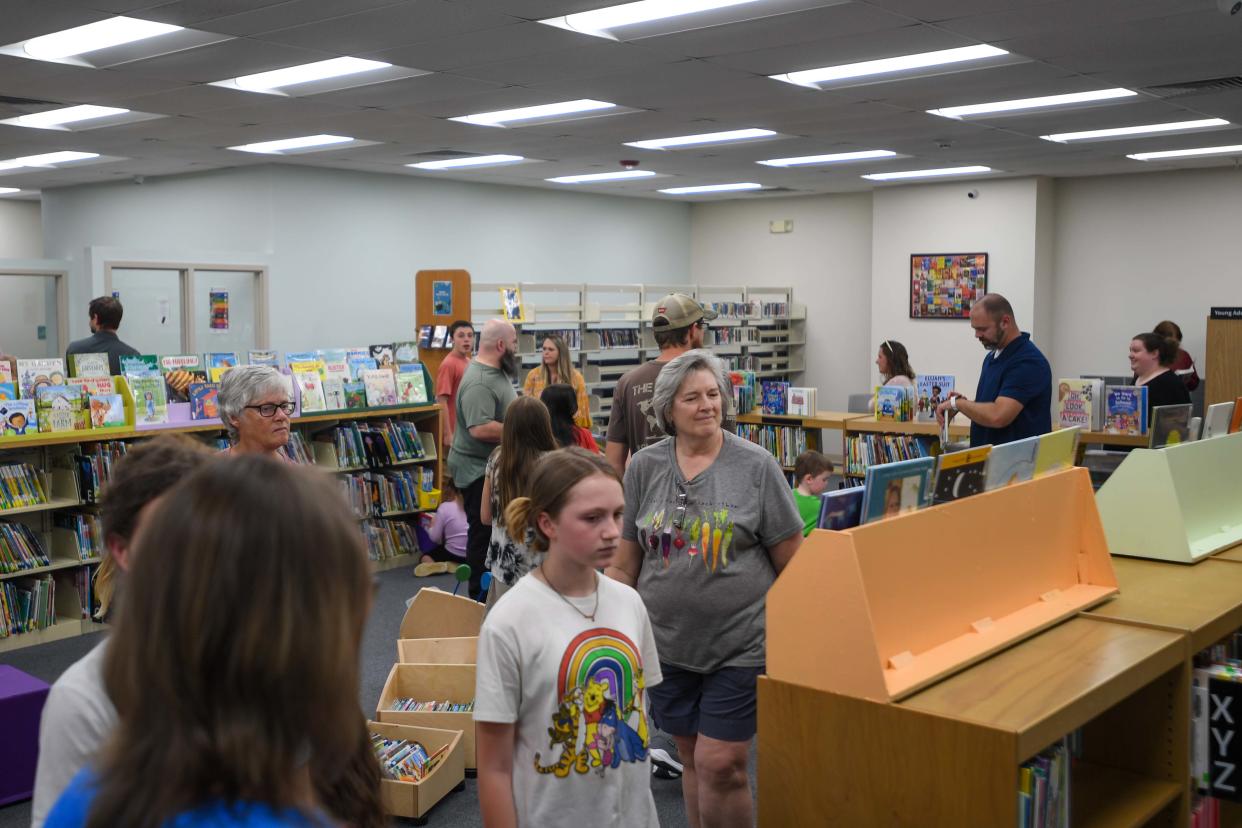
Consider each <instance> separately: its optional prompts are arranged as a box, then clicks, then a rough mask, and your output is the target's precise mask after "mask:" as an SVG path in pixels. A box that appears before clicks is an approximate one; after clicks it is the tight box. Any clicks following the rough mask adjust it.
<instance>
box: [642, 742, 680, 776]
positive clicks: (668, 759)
mask: <svg viewBox="0 0 1242 828" xmlns="http://www.w3.org/2000/svg"><path fill="white" fill-rule="evenodd" d="M649 753H650V755H651V775H652V776H654V777H656V778H657V779H680V778H681V774H682V771H683V768H682V764H681V762H678V761H677V760H676V759H674V758H673V757H672V756H670V755H669V753H668V751H666V750H664V749H663V748H652V749H651V750H650V751H649Z"/></svg>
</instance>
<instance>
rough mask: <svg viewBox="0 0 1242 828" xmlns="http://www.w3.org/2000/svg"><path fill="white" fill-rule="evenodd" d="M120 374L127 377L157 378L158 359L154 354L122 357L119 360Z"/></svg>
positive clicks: (158, 370) (158, 372) (158, 369)
mask: <svg viewBox="0 0 1242 828" xmlns="http://www.w3.org/2000/svg"><path fill="white" fill-rule="evenodd" d="M120 365H121V373H122V374H124V375H125V376H127V377H158V376H159V375H160V358H159V357H158V356H156V355H155V354H139V355H136V356H123V357H121V359H120Z"/></svg>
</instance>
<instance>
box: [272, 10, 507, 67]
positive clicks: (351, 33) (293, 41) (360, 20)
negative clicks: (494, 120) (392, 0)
mask: <svg viewBox="0 0 1242 828" xmlns="http://www.w3.org/2000/svg"><path fill="white" fill-rule="evenodd" d="M515 22H518V20H517V18H514V17H511V16H508V15H505V14H500V13H498V12H491V11H482V10H479V9H475V8H472V7H470V6H467V5H466V4H464V3H453V2H448V0H406V2H402V3H398V4H396V5H392V6H384V7H382V8H379V9H372V10H370V11H363V12H357V13H355V14H349V15H346V16H345V17H339V18H334V19H331V20H325V21H320V22H316V23H307V24H304V25H300V26H291V27H290V28H286V29H278V30H275V31H270V32H267V33H265V34H263V36H262V37H261V38H260V39H262V40H265V41H268V42H270V43H284V44H287V45H289V46H301V47H304V48H307V49H322V50H324V51H335V52H338V53H340V54H355V53H363V52H374V51H378V50H381V49H391V48H394V47H396V46H404V45H407V44H410V43H418V42H419V41H424V40H430V39H432V38H436V37H445V36H449V35H456V34H462V33H464V32H471V31H477V30H480V29H488V28H493V27H496V26H507V25H509V24H512V23H515Z"/></svg>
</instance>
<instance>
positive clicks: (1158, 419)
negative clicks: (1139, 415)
mask: <svg viewBox="0 0 1242 828" xmlns="http://www.w3.org/2000/svg"><path fill="white" fill-rule="evenodd" d="M1191 408H1192V406H1191V404H1190V403H1178V404H1177V405H1158V406H1156V407H1155V408H1153V409H1152V410H1151V444H1150V445H1151V447H1152V448H1160V447H1161V446H1175V445H1177V444H1178V443H1185V442H1187V441H1188V440H1190V412H1191Z"/></svg>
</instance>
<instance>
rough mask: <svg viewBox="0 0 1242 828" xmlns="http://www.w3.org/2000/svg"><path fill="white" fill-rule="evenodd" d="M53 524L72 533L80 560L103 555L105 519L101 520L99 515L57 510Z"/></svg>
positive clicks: (53, 517)
mask: <svg viewBox="0 0 1242 828" xmlns="http://www.w3.org/2000/svg"><path fill="white" fill-rule="evenodd" d="M52 526H54V527H55V528H57V529H63V530H65V531H66V532H69V533H70V534H72V536H73V541H74V548H75V549H76V550H77V553H78V560H81V561H88V560H90V559H92V558H98V557H101V556H102V555H103V553H104V539H103V521H102V520H100V518H99V515H93V514H90V513H84V512H57V513H56V514H54V515H53V516H52Z"/></svg>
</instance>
